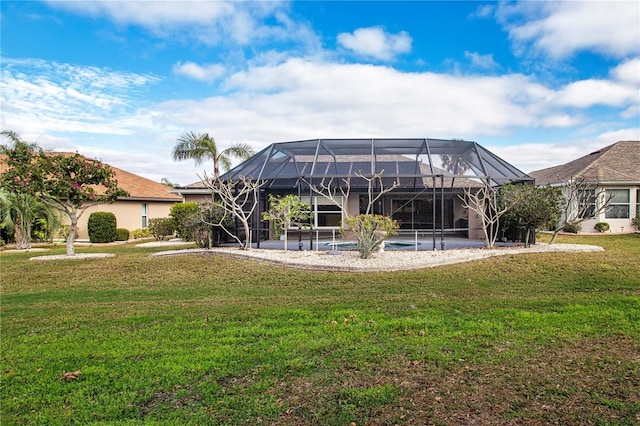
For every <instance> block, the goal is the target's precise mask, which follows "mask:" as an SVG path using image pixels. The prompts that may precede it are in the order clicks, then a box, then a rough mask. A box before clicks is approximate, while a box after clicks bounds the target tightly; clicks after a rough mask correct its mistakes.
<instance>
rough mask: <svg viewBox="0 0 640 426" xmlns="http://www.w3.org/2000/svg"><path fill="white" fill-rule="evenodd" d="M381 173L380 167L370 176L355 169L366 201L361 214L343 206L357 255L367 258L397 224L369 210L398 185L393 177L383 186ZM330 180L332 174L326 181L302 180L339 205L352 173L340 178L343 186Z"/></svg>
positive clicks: (347, 188) (315, 191)
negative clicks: (391, 181) (365, 184)
mask: <svg viewBox="0 0 640 426" xmlns="http://www.w3.org/2000/svg"><path fill="white" fill-rule="evenodd" d="M383 173H384V171H381V172H379V173H376V174H374V175H373V176H371V177H367V176H365V175H364V174H363V173H362V172H357V173H355V175H354V176H355V177H357V178H360V179H363V180H364V181H365V182H367V195H368V197H369V200H368V201H369V202H368V204H367V208H366V210H365V213H364V214H358V215H350V214H349V212H348V211H347V210H345V215H346V216H347V217H346V222H347V224H348V225H349V226H350V227H351V229H352V230H353V231H354V232H355V234H356V239H357V245H358V250H359V251H360V257H362V258H363V259H367V258H369V257H370V256H371V255H372V253H373V251H374V250H376V249H377V248H379V247H382V242H383V241H384V239H385V238H387V237H389V236H393V235H395V233H396V230H397V228H398V224H397V223H396V221H395V220H393V219H391V218H389V217H383V216H379V215H373V214H371V212H372V210H373V206H374V204H375V202H376V201H378V200H379V199H380V198H381V197H382V196H383V195H384V194H386V193H388V192H391V191H393V190H394V189H395V188H396V187H397V186H398V182H397V181H394V182H393V185H391V187H388V188H385V187H384V182H383V181H382V175H383ZM333 181H334V180H333V178H331V179H329V180H328V181H326V182H325V181H324V180H322V181H321V183H320V184H319V185H313V184H311V183H309V182H306V181H305V182H306V183H307V184H308V185H309V187H310V188H311V190H312V191H313V192H314V193H316V194H318V195H320V196H322V197H325V198H327V199H328V200H330V201H331V202H332V203H334V204H335V205H336V206H338V207H340V208H341V209H342V208H343V204H342V203H341V200H340V199H339V197H342V199H343V200H346V199H348V198H349V193H350V192H351V176H349V177H347V178H345V179H342V182H343V183H344V186H343V185H333Z"/></svg>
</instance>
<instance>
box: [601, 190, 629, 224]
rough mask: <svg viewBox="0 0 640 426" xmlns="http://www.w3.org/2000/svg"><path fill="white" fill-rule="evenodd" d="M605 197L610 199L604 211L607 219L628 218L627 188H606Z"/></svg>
mask: <svg viewBox="0 0 640 426" xmlns="http://www.w3.org/2000/svg"><path fill="white" fill-rule="evenodd" d="M605 197H606V199H607V200H608V199H611V201H610V202H609V208H608V209H607V211H606V213H605V218H607V219H628V218H629V207H630V204H629V190H628V189H607V190H605Z"/></svg>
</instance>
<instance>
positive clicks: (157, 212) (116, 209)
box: [66, 200, 175, 239]
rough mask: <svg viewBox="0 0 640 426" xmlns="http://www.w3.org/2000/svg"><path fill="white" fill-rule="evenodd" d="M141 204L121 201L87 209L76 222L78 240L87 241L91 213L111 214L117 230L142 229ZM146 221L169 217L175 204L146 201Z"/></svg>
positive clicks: (140, 202)
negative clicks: (114, 217) (115, 221)
mask: <svg viewBox="0 0 640 426" xmlns="http://www.w3.org/2000/svg"><path fill="white" fill-rule="evenodd" d="M142 203H144V201H130V200H121V201H116V202H115V203H113V204H99V205H97V206H92V207H89V208H88V209H87V210H86V211H85V212H84V214H83V215H82V217H81V218H80V220H79V221H78V231H79V235H78V236H77V238H78V239H88V238H89V233H88V231H87V222H88V220H89V216H90V215H91V213H93V212H111V213H113V214H114V215H115V216H116V220H117V223H118V224H117V226H118V228H125V229H128V230H129V231H132V230H134V229H139V228H142ZM146 204H147V220H148V219H152V218H159V217H169V210H170V209H171V206H172V205H174V204H175V202H166V201H165V202H161V201H146ZM66 223H68V221H66Z"/></svg>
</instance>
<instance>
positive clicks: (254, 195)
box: [200, 173, 266, 250]
mask: <svg viewBox="0 0 640 426" xmlns="http://www.w3.org/2000/svg"><path fill="white" fill-rule="evenodd" d="M200 180H201V181H202V183H203V184H204V185H205V186H206V187H207V188H209V189H210V190H211V193H212V196H213V202H214V204H217V205H218V206H220V207H221V208H222V209H223V210H224V215H223V216H222V217H221V218H220V220H219V221H217V223H215V225H216V226H220V227H221V228H220V229H222V230H223V231H224V232H226V233H227V235H229V236H230V237H231V238H233V239H234V240H236V241H237V242H238V244H240V249H241V250H249V249H250V248H251V226H250V225H249V223H250V222H251V218H252V217H253V214H254V212H255V210H256V208H257V206H258V191H259V190H260V188H261V187H262V186H264V185H265V184H266V182H265V181H254V180H253V179H251V178H247V177H244V176H241V177H240V179H239V180H238V181H236V182H233V181H231V180H227V181H224V180H222V179H220V178H219V177H218V178H215V177H214V178H213V179H211V180H209V178H208V177H207V175H206V173H205V175H204V177H202V178H201V179H200ZM229 218H235V219H237V220H238V221H240V223H241V224H242V228H243V230H244V236H245V239H244V241H242V239H241V238H240V237H239V236H238V235H237V234H236V233H233V232H231V231H230V230H229V229H228V228H227V227H226V226H224V223H225V222H226V221H227V220H229Z"/></svg>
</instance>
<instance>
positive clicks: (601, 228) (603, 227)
mask: <svg viewBox="0 0 640 426" xmlns="http://www.w3.org/2000/svg"><path fill="white" fill-rule="evenodd" d="M593 228H594V229H595V230H596V231H598V232H607V231H608V230H609V229H611V226H609V224H608V223H607V222H598V223H596V224H595V225H593Z"/></svg>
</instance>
